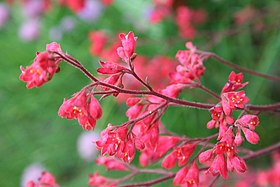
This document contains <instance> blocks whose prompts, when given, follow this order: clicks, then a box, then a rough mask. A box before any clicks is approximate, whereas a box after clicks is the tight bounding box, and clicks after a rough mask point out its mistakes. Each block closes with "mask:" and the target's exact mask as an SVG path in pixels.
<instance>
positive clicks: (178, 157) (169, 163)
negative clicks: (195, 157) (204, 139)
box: [161, 144, 195, 169]
mask: <svg viewBox="0 0 280 187" xmlns="http://www.w3.org/2000/svg"><path fill="white" fill-rule="evenodd" d="M194 150H195V145H194V144H187V145H184V146H182V147H176V148H174V150H173V151H172V152H171V153H169V154H168V155H167V156H166V157H165V158H164V159H163V161H162V164H161V166H162V167H164V168H166V169H171V168H173V167H174V166H175V164H176V162H177V161H178V166H179V167H180V166H183V165H185V164H186V163H187V162H188V160H189V158H190V157H191V155H192V154H193V152H194Z"/></svg>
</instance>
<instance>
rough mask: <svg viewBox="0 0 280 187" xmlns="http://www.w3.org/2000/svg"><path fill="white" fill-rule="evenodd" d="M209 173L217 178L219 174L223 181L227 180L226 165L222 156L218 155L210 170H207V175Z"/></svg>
mask: <svg viewBox="0 0 280 187" xmlns="http://www.w3.org/2000/svg"><path fill="white" fill-rule="evenodd" d="M209 172H210V173H212V175H213V176H217V175H218V174H219V173H220V174H221V175H222V177H223V178H224V179H226V178H228V170H227V164H226V160H225V157H224V155H223V154H218V155H217V156H216V157H215V159H214V161H213V162H212V164H211V166H210V168H209V169H208V170H207V173H209Z"/></svg>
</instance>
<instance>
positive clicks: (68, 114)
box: [58, 89, 102, 130]
mask: <svg viewBox="0 0 280 187" xmlns="http://www.w3.org/2000/svg"><path fill="white" fill-rule="evenodd" d="M88 98H89V99H88ZM58 115H59V116H60V117H62V118H66V119H69V120H72V119H78V122H79V123H80V125H81V126H82V127H83V129H85V130H92V129H94V127H95V124H96V120H98V119H99V118H100V117H101V115H102V108H101V107H100V104H99V102H98V101H97V100H96V99H95V98H94V97H93V96H92V95H91V94H90V93H87V92H86V89H83V90H81V91H80V92H78V93H76V94H74V95H73V97H72V98H70V99H68V100H66V99H64V101H63V103H62V105H61V107H60V108H59V110H58Z"/></svg>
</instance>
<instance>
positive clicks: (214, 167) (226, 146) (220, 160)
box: [199, 133, 247, 178]
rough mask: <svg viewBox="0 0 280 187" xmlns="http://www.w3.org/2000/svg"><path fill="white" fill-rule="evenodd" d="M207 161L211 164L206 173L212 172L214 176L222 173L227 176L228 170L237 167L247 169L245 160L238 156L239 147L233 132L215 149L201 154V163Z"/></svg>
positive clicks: (240, 170)
mask: <svg viewBox="0 0 280 187" xmlns="http://www.w3.org/2000/svg"><path fill="white" fill-rule="evenodd" d="M230 134H231V133H230ZM213 157H214V160H213ZM207 161H210V162H211V165H210V168H209V169H208V170H207V172H206V173H212V175H213V176H217V175H218V174H221V175H222V177H223V178H227V177H228V171H233V170H234V169H235V170H237V171H238V172H241V173H244V172H245V171H246V170H247V165H246V163H245V161H244V160H243V159H242V158H241V157H239V156H237V149H236V147H235V146H234V144H233V134H231V135H230V136H228V137H226V136H225V137H224V139H222V140H221V141H220V142H219V143H218V144H216V146H215V147H214V148H213V149H210V150H207V151H205V152H202V153H201V154H200V155H199V162H200V163H204V162H207Z"/></svg>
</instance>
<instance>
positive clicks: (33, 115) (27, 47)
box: [0, 0, 280, 187]
mask: <svg viewBox="0 0 280 187" xmlns="http://www.w3.org/2000/svg"><path fill="white" fill-rule="evenodd" d="M150 4H151V2H150V1H148V0H131V1H125V0H116V1H115V2H114V3H113V4H112V5H111V6H109V7H106V8H105V9H104V11H103V12H102V14H101V16H100V17H99V19H98V20H95V21H94V22H84V21H81V20H80V19H79V18H78V17H77V16H75V14H73V13H72V12H71V11H69V10H68V9H67V8H62V7H58V6H54V7H53V8H52V9H51V10H50V12H48V13H46V14H44V15H43V17H42V19H41V24H42V31H41V35H40V37H39V38H38V39H37V40H35V41H32V42H24V41H22V40H20V39H19V37H18V30H19V25H20V24H21V23H22V21H23V18H22V16H20V13H19V9H20V8H19V6H17V5H15V6H14V7H12V9H11V10H12V14H11V18H10V20H9V21H8V23H7V24H6V25H5V27H4V28H2V29H1V30H0V54H1V57H0V68H1V70H0V71H1V73H0V80H1V81H0V103H1V110H0V111H1V112H0V120H1V121H0V128H1V130H0V154H1V158H0V186H3V187H10V186H11V187H12V186H19V185H20V181H21V175H22V173H23V170H24V169H25V168H26V167H27V166H28V165H30V164H32V163H41V164H42V165H43V166H44V167H45V168H46V169H47V170H48V171H51V172H52V173H53V174H54V175H55V176H56V178H57V181H58V183H59V184H60V185H61V186H67V187H76V186H87V181H88V174H89V173H92V172H95V171H97V170H98V171H100V173H101V174H105V175H106V176H109V177H114V176H118V175H119V173H117V172H109V173H108V172H106V171H105V170H104V168H103V167H97V166H95V164H94V162H86V161H83V160H82V159H81V158H80V157H79V155H78V153H77V138H78V136H79V135H80V134H81V132H82V129H81V127H80V126H79V125H78V123H77V121H68V120H65V119H61V118H59V117H58V116H57V110H58V108H59V106H60V105H61V103H62V101H63V98H69V97H70V96H71V95H72V94H73V93H75V92H77V91H79V90H80V89H81V88H82V87H84V86H85V85H86V84H87V83H89V81H88V80H87V79H86V77H84V76H83V75H82V74H81V73H80V72H79V71H78V70H76V69H74V68H71V67H70V66H68V65H65V64H64V63H63V64H62V66H61V71H60V73H58V74H56V75H55V76H54V78H53V80H52V81H51V82H49V83H47V84H45V85H44V86H42V87H41V88H39V89H36V88H34V89H31V90H27V89H26V88H25V83H23V82H21V81H20V80H19V78H18V77H19V75H20V69H19V66H20V65H23V66H26V65H29V64H31V63H32V60H33V59H34V56H35V52H36V51H43V50H44V48H45V44H46V43H49V42H51V39H50V38H49V30H50V28H52V27H54V26H56V25H58V24H59V23H60V21H61V20H62V18H63V17H65V16H72V17H73V18H74V20H75V21H76V27H75V28H74V29H73V30H72V31H71V32H68V33H65V34H64V35H63V37H62V39H61V40H59V43H60V44H61V46H62V49H63V50H64V51H67V52H68V53H69V54H71V55H72V56H74V57H75V58H77V59H79V60H80V61H81V62H82V63H83V64H84V65H85V66H86V67H87V68H88V69H89V70H90V71H92V72H95V69H96V67H98V59H97V58H95V57H92V56H91V55H90V53H89V46H90V41H89V39H88V33H89V32H90V31H94V30H100V29H101V30H106V31H107V32H108V33H110V34H111V35H112V36H114V35H115V34H117V33H119V32H128V31H134V33H135V35H137V36H138V37H139V39H138V41H139V44H138V45H137V50H136V51H137V53H139V54H141V55H145V56H149V57H152V56H155V55H166V56H169V57H172V58H173V57H174V56H175V54H176V51H177V50H179V49H184V45H185V42H186V41H187V40H184V39H180V38H179V36H178V29H177V27H176V25H175V24H174V22H173V21H172V20H171V19H165V20H163V21H162V22H161V23H159V24H157V25H150V24H149V23H148V21H147V20H143V19H144V18H143V12H145V11H146V10H147V9H148V7H149V6H150ZM186 4H187V5H188V6H189V7H191V8H203V9H205V10H206V11H207V14H208V20H207V21H206V23H204V24H202V25H199V26H198V27H197V29H198V34H197V36H196V37H195V38H194V39H192V41H193V43H194V44H195V45H196V46H197V48H199V49H202V50H209V51H212V52H215V53H217V54H218V55H219V56H221V57H223V58H225V59H227V60H229V61H231V62H233V63H235V64H239V65H242V66H244V67H247V68H250V69H253V70H256V71H260V72H263V73H269V74H274V75H278V76H279V75H280V66H279V57H280V53H279V51H280V29H279V28H280V27H279V25H280V22H279V20H280V13H279V10H280V2H279V1H277V0H267V1H262V0H237V1H228V0H212V1H203V0H197V1H186ZM247 6H251V7H254V9H256V10H258V14H257V17H255V18H254V19H252V20H250V21H249V22H248V23H246V24H243V25H241V26H240V25H236V24H235V23H234V15H235V14H236V12H238V11H240V10H243V9H244V8H245V7H247ZM128 18H129V19H128ZM257 22H262V24H263V27H262V28H261V29H260V30H256V29H255V23H257ZM167 41H169V42H168V43H167ZM170 43H171V44H170ZM205 65H206V68H207V71H206V73H205V76H204V77H203V78H202V82H203V83H204V85H205V86H207V87H209V88H211V89H212V90H215V91H216V92H217V93H219V91H220V90H221V88H222V87H223V84H224V83H225V81H226V80H227V76H228V75H229V73H230V72H231V71H232V69H230V68H228V67H225V66H224V65H221V64H219V63H217V62H215V61H213V60H209V61H207V62H206V63H205ZM245 80H246V81H249V83H250V84H249V85H248V86H247V87H246V93H247V95H248V97H249V98H250V100H251V103H252V104H269V103H273V102H279V101H280V97H279V96H280V86H279V83H277V82H271V81H267V80H264V79H261V78H258V77H253V76H250V75H247V74H246V75H245ZM182 98H186V99H188V100H193V101H202V102H203V101H204V102H207V101H209V100H208V95H206V94H204V93H202V92H200V91H198V90H187V91H185V93H183V95H182ZM101 104H102V107H103V110H104V116H103V117H102V119H101V120H99V121H98V122H97V125H96V131H101V130H102V129H104V127H105V126H106V125H107V124H108V123H109V122H111V123H113V124H120V123H121V122H124V121H125V120H126V117H125V115H124V114H125V111H126V109H127V108H126V106H125V105H124V104H119V105H116V104H115V102H114V99H112V98H106V99H104V100H103V101H102V102H101ZM209 119H210V115H209V113H208V111H200V110H196V109H189V108H181V109H179V108H170V109H169V110H168V111H167V113H166V115H165V116H164V117H163V119H162V121H163V123H164V124H165V125H166V127H167V128H168V129H170V130H172V131H175V132H176V133H178V134H184V135H187V136H190V137H201V136H207V135H209V134H212V133H214V132H215V131H216V130H211V131H209V130H208V129H207V128H206V123H207V121H208V120H209ZM260 120H261V123H260V125H259V127H257V129H256V131H257V132H258V133H259V135H260V138H261V141H260V143H259V144H258V145H249V144H246V143H245V145H244V146H246V147H247V148H251V149H253V150H256V149H259V148H261V147H265V146H267V145H270V144H273V143H275V142H277V141H279V139H280V138H279V134H280V126H279V120H280V117H279V115H277V114H272V113H269V114H261V115H260ZM134 164H136V165H138V162H137V158H136V159H135V161H134ZM249 164H251V165H253V164H254V166H255V167H261V168H266V167H269V165H270V159H269V157H265V158H261V159H255V160H252V161H250V162H249ZM154 166H155V167H156V166H157V165H154ZM155 176H156V175H155ZM155 176H153V175H148V176H146V175H145V176H140V178H136V179H133V180H132V181H127V183H129V182H133V181H137V180H138V181H139V180H140V181H143V180H149V179H152V178H153V177H155ZM168 184H170V183H169V182H167V183H166V184H165V185H168ZM159 186H162V185H159Z"/></svg>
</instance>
